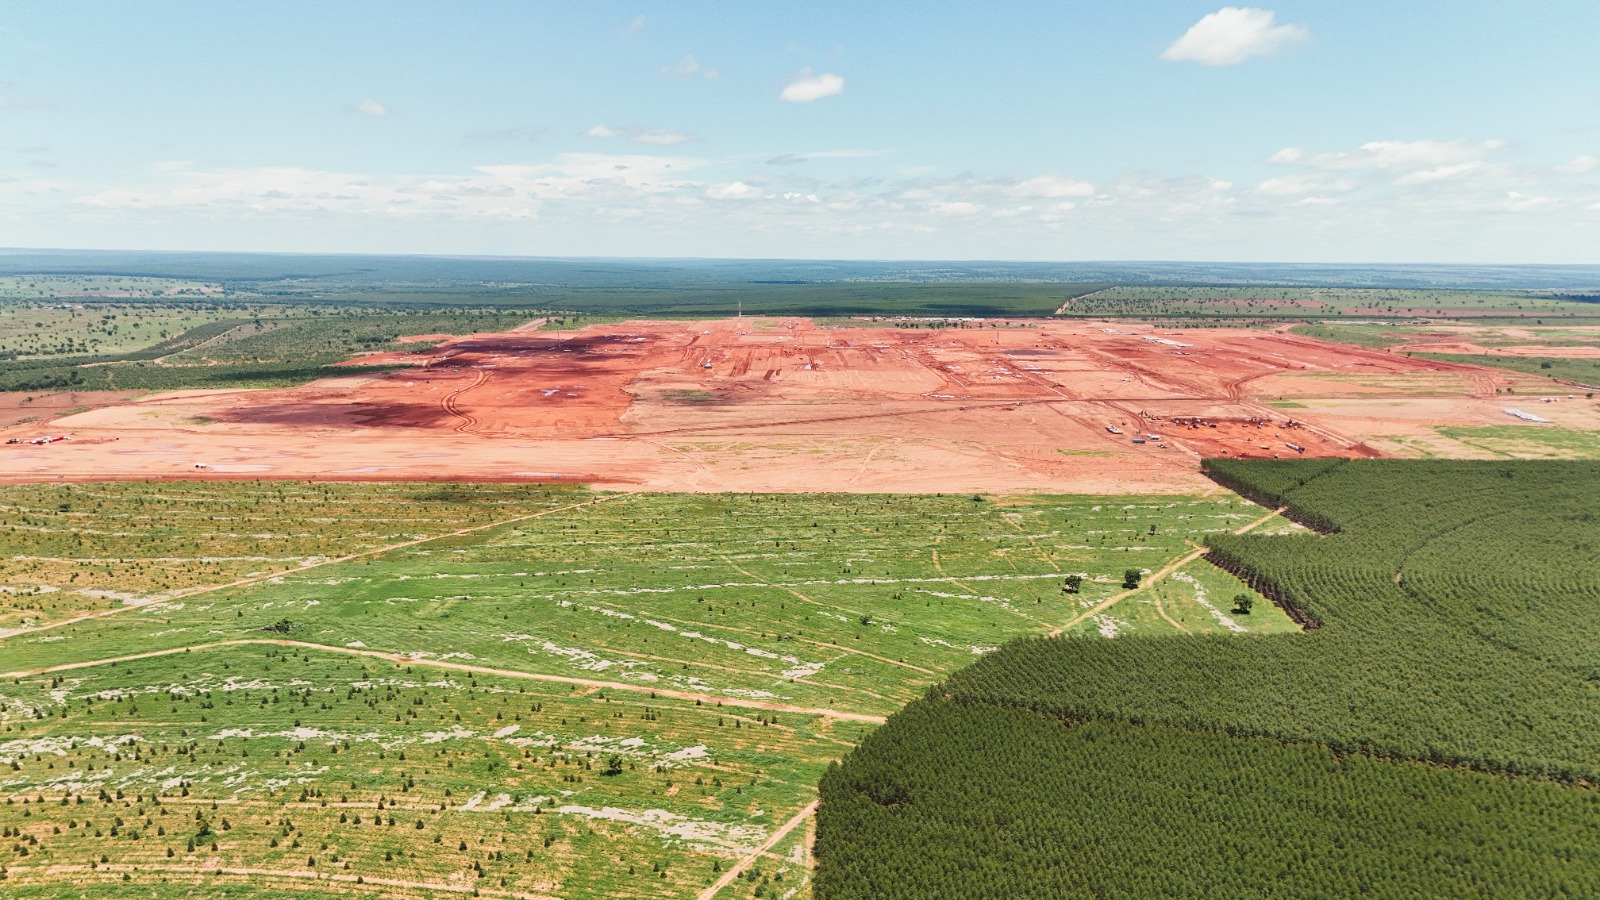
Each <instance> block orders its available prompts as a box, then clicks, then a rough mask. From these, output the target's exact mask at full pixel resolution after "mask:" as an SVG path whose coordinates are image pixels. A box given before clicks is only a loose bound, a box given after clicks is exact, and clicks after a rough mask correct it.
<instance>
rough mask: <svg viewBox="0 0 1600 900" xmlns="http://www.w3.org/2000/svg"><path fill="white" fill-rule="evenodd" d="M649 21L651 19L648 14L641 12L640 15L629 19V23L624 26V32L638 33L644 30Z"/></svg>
mask: <svg viewBox="0 0 1600 900" xmlns="http://www.w3.org/2000/svg"><path fill="white" fill-rule="evenodd" d="M649 21H650V19H649V18H648V17H647V16H645V15H644V14H643V13H640V14H639V15H637V16H634V17H633V18H631V19H629V20H628V21H627V23H626V24H624V25H623V26H622V33H623V34H625V35H631V34H638V33H639V32H641V31H643V30H644V26H645V24H646V23H647V22H649Z"/></svg>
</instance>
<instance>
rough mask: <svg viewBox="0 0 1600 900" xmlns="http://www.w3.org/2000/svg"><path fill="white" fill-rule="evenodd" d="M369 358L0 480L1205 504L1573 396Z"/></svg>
mask: <svg viewBox="0 0 1600 900" xmlns="http://www.w3.org/2000/svg"><path fill="white" fill-rule="evenodd" d="M360 362H363V363H372V362H398V363H404V364H406V365H408V366H409V368H406V369H403V370H399V371H395V372H392V373H388V374H385V375H380V376H365V375H364V376H359V377H350V378H332V379H327V380H323V381H319V382H316V383H313V384H309V385H305V386H303V387H299V388H292V389H280V390H243V391H187V392H176V393H168V394H159V395H152V396H148V397H145V398H142V399H138V400H129V399H127V398H125V397H120V396H119V397H108V398H104V399H105V402H104V403H101V404H98V405H97V404H95V403H92V402H90V403H85V404H84V405H91V406H96V405H97V408H92V409H90V410H88V411H86V412H76V413H73V414H70V415H64V416H60V417H59V418H55V419H54V420H49V421H39V422H34V423H30V424H28V425H27V426H15V425H13V426H11V427H7V428H3V429H0V432H3V434H4V435H5V437H8V438H9V437H18V438H22V439H24V440H25V439H28V438H31V437H34V436H36V435H35V432H37V433H38V434H45V433H50V434H67V435H70V436H71V438H72V439H71V440H70V441H66V442H62V443H57V444H50V445H47V446H30V445H26V444H23V445H14V446H5V447H3V448H0V450H3V451H4V453H5V455H4V456H3V457H0V459H4V461H5V465H4V469H3V474H0V479H3V480H6V481H13V482H16V481H51V480H57V479H72V480H81V479H107V478H115V479H143V478H294V479H305V478H315V479H321V480H335V479H336V480H360V481H371V480H401V479H405V480H411V479H422V480H427V479H457V480H497V481H498V480H553V479H560V480H581V481H592V482H594V483H595V484H596V485H597V486H599V487H604V488H621V487H626V488H630V489H647V490H693V491H724V490H729V491H756V490H761V491H807V490H828V491H862V492H867V491H912V492H935V491H945V492H958V491H959V492H970V491H985V492H1017V491H1045V492H1095V493H1151V492H1156V493H1166V492H1182V491H1193V490H1195V489H1197V488H1202V487H1204V486H1205V485H1207V484H1209V483H1208V482H1205V481H1204V480H1203V479H1201V478H1200V476H1199V474H1198V461H1199V460H1200V458H1202V457H1204V456H1221V455H1231V456H1251V457H1273V456H1284V457H1289V456H1300V455H1305V456H1331V455H1338V456H1377V455H1387V454H1390V453H1404V452H1405V450H1404V446H1405V438H1406V437H1407V436H1408V435H1413V436H1420V435H1424V434H1431V433H1432V432H1431V431H1430V430H1429V429H1430V427H1431V426H1432V425H1450V424H1455V425H1482V424H1493V425H1507V424H1514V423H1515V422H1516V421H1517V420H1513V419H1511V418H1509V417H1507V416H1506V415H1505V414H1504V413H1503V411H1502V407H1504V406H1506V405H1508V403H1507V401H1506V400H1505V398H1503V397H1499V396H1497V391H1500V390H1504V389H1506V388H1507V387H1511V386H1512V385H1515V386H1516V388H1517V390H1518V393H1528V392H1529V391H1530V390H1531V389H1536V388H1535V385H1534V383H1535V382H1538V383H1540V384H1543V385H1545V388H1546V389H1547V390H1546V392H1547V393H1552V394H1554V393H1556V392H1558V391H1562V390H1564V389H1562V388H1560V387H1559V386H1556V385H1554V384H1553V383H1549V382H1547V381H1545V380H1542V379H1535V378H1532V377H1531V376H1526V375H1518V374H1516V373H1508V372H1503V371H1498V370H1489V369H1481V368H1477V367H1473V366H1462V365H1455V364H1450V363H1442V362H1436V361H1431V360H1426V359H1415V358H1409V357H1406V356H1404V355H1403V354H1398V353H1391V352H1386V351H1381V350H1370V349H1363V348H1358V347H1351V346H1346V345H1342V344H1330V343H1325V342H1322V341H1317V340H1313V339H1310V338H1304V337H1299V336H1296V335H1292V334H1288V333H1286V332H1283V331H1261V330H1248V329H1193V330H1181V331H1160V330H1156V329H1153V328H1150V327H1148V326H1140V325H1128V324H1123V323H1087V322H1076V321H1075V322H1049V321H1045V322H1033V321H1030V322H1013V323H1004V322H990V323H983V324H982V325H976V324H974V325H970V326H969V327H964V328H938V329H931V328H905V327H900V328H897V327H881V326H879V325H878V324H876V323H863V327H843V328H820V327H817V326H816V325H814V324H813V323H811V322H810V321H808V320H804V319H781V320H780V319H744V320H721V321H715V322H626V323H621V324H612V325H596V326H591V327H588V328H585V329H583V330H581V331H576V332H564V333H557V332H549V331H533V330H527V329H519V330H517V331H512V332H507V333H504V334H480V335H471V336H467V337H459V338H450V339H447V340H446V341H445V342H444V343H442V344H440V345H439V346H437V347H435V348H433V349H431V350H429V351H426V352H424V353H393V354H376V355H373V356H368V357H365V358H363V359H362V360H360ZM35 403H36V404H38V401H35ZM1274 404H1276V405H1274ZM1591 405H1592V404H1591ZM42 407H43V404H38V405H36V406H34V407H33V409H34V411H35V412H36V413H38V412H42V411H43V409H42ZM1539 411H1540V413H1541V414H1546V415H1548V414H1550V413H1551V408H1550V407H1549V406H1540V407H1539ZM1572 414H1573V415H1575V416H1577V415H1589V416H1592V415H1593V411H1592V410H1578V409H1576V408H1574V409H1573V411H1572ZM1585 421H1587V420H1585ZM1594 424H1595V425H1600V420H1597V421H1596V422H1595V423H1594ZM1136 441H1137V443H1136Z"/></svg>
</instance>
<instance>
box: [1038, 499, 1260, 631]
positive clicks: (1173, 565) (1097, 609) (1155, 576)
mask: <svg viewBox="0 0 1600 900" xmlns="http://www.w3.org/2000/svg"><path fill="white" fill-rule="evenodd" d="M1286 509H1288V507H1287V506H1280V507H1278V508H1277V509H1275V510H1273V511H1272V512H1269V513H1267V514H1266V515H1264V516H1262V517H1261V518H1259V519H1257V520H1255V521H1254V522H1251V523H1250V524H1248V525H1245V526H1243V527H1241V528H1236V529H1234V530H1233V531H1232V532H1231V533H1232V534H1244V533H1245V532H1247V531H1250V530H1251V529H1254V528H1257V527H1259V526H1261V525H1265V524H1266V523H1267V522H1269V521H1271V520H1272V518H1273V517H1275V516H1280V515H1283V512H1284V510H1286ZM1206 552H1207V551H1206V548H1205V547H1201V548H1199V549H1198V550H1195V551H1194V552H1192V553H1188V554H1185V555H1183V556H1180V557H1178V558H1177V559H1175V560H1173V561H1171V562H1169V563H1167V564H1166V565H1164V566H1162V567H1161V568H1160V569H1157V570H1156V571H1155V572H1153V573H1151V575H1150V577H1149V578H1146V579H1145V580H1144V582H1143V583H1141V584H1140V585H1139V586H1138V587H1136V588H1129V589H1128V590H1125V591H1122V592H1121V593H1117V594H1112V595H1111V596H1109V597H1107V598H1106V599H1104V600H1101V601H1100V602H1099V603H1096V604H1095V605H1094V606H1092V607H1090V608H1088V609H1086V610H1084V611H1083V612H1081V613H1079V614H1078V615H1077V616H1075V617H1074V618H1073V619H1072V621H1070V622H1068V623H1067V624H1065V625H1062V626H1061V627H1060V628H1057V629H1055V630H1054V631H1052V632H1050V633H1049V634H1048V635H1046V636H1047V637H1060V636H1061V633H1062V632H1063V631H1066V630H1067V629H1069V628H1071V627H1072V626H1074V625H1076V624H1078V623H1079V622H1082V621H1083V620H1084V619H1087V618H1089V617H1091V616H1097V615H1099V614H1101V613H1103V612H1105V611H1106V610H1108V609H1110V608H1111V607H1113V606H1115V605H1116V604H1117V603H1118V602H1120V601H1121V600H1123V599H1124V598H1125V597H1128V596H1131V595H1133V594H1137V593H1139V592H1140V591H1142V590H1144V589H1145V588H1147V587H1149V586H1150V585H1152V584H1155V583H1156V582H1158V581H1160V580H1161V579H1163V578H1165V577H1167V576H1168V575H1171V574H1172V573H1173V572H1176V571H1177V570H1178V569H1181V568H1183V567H1184V566H1186V565H1188V564H1189V563H1192V562H1194V561H1195V560H1197V559H1199V558H1200V557H1202V556H1205V555H1206Z"/></svg>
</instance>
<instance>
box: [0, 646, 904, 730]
mask: <svg viewBox="0 0 1600 900" xmlns="http://www.w3.org/2000/svg"><path fill="white" fill-rule="evenodd" d="M250 645H257V646H277V647H299V648H301V649H304V650H319V651H322V652H325V653H343V654H345V655H346V656H361V657H367V658H369V659H381V660H383V661H384V662H389V663H394V664H395V665H400V666H431V667H433V668H435V669H451V670H454V671H457V672H466V673H469V674H477V675H493V676H495V677H497V678H523V679H527V680H529V681H547V682H550V683H553V684H570V685H574V686H577V687H588V688H595V689H598V690H603V691H628V692H631V693H635V694H655V695H657V696H660V697H667V698H670V699H673V700H698V701H700V702H701V703H712V704H716V705H718V706H732V707H736V708H740V709H765V710H769V711H771V712H789V713H796V714H799V715H808V716H822V717H825V718H833V719H847V720H849V721H852V722H869V723H872V724H874V725H882V724H883V723H884V722H885V721H886V717H885V716H874V715H871V714H868V713H853V712H840V711H838V710H833V709H822V708H818V707H810V706H791V705H789V704H787V703H774V702H771V701H768V700H755V699H752V698H746V697H724V696H718V695H716V694H697V693H694V692H693V691H680V690H676V689H673V688H659V687H655V688H653V687H649V686H648V685H642V684H625V683H623V682H618V681H596V680H594V679H591V678H574V677H572V676H570V675H546V674H543V673H540V672H522V671H518V670H516V669H496V668H492V667H490V666H473V665H468V664H466V663H458V662H450V661H448V660H442V659H423V658H420V657H413V656H406V655H405V654H403V653H387V652H384V651H382V650H367V649H360V648H356V647H334V646H330V645H328V644H313V643H311V642H310V641H291V640H288V639H286V638H236V639H234V640H231V641H212V642H211V643H208V644H191V645H189V646H187V647H167V648H165V649H162V650H148V651H146V652H144V653H130V654H127V655H125V656H112V657H107V658H105V659H91V660H84V661H82V662H72V663H62V664H60V665H56V666H44V667H42V668H38V669H25V670H19V671H16V672H0V679H6V678H13V679H15V678H32V677H35V676H38V675H49V674H51V673H52V672H69V671H72V670H74V669H92V668H94V667H96V666H106V665H114V664H116V663H119V662H133V661H135V660H140V659H153V658H155V657H158V656H174V655H177V654H180V653H188V652H190V651H193V650H214V649H216V648H218V647H242V646H250Z"/></svg>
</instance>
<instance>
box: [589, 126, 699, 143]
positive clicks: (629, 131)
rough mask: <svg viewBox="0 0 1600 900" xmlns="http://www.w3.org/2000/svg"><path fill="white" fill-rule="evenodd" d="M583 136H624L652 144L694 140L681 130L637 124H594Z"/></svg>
mask: <svg viewBox="0 0 1600 900" xmlns="http://www.w3.org/2000/svg"><path fill="white" fill-rule="evenodd" d="M583 136H584V137H592V138H603V139H610V138H618V137H620V138H626V139H627V140H630V141H632V142H634V143H635V144H654V145H656V146H671V145H673V144H687V143H689V142H690V141H692V140H694V135H692V134H689V133H687V132H683V131H668V130H667V129H665V128H640V127H637V126H628V127H625V128H612V127H611V126H609V125H596V126H594V127H593V128H590V129H589V130H587V131H585V132H584V133H583Z"/></svg>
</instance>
